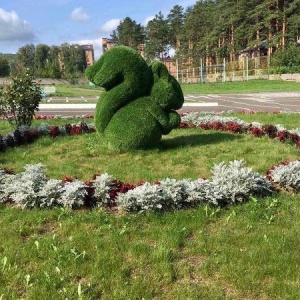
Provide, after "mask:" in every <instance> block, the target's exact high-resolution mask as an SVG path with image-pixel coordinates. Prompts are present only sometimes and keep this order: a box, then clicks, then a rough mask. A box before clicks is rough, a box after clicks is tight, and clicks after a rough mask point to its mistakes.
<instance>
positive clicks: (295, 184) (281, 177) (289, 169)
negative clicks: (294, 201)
mask: <svg viewBox="0 0 300 300" xmlns="http://www.w3.org/2000/svg"><path fill="white" fill-rule="evenodd" d="M270 176H271V180H272V181H273V182H275V183H277V184H279V185H280V186H281V187H282V188H284V189H286V190H292V191H296V192H300V160H296V161H292V162H290V163H288V164H286V165H283V164H282V165H279V166H277V167H275V168H274V169H273V170H271V171H270Z"/></svg>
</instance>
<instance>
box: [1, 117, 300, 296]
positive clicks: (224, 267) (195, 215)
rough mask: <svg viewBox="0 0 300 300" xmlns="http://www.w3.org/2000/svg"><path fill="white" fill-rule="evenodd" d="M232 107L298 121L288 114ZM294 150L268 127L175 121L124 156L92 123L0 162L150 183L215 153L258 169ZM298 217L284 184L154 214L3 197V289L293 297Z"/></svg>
mask: <svg viewBox="0 0 300 300" xmlns="http://www.w3.org/2000/svg"><path fill="white" fill-rule="evenodd" d="M239 117H241V118H243V117H245V119H247V121H250V120H255V121H260V122H262V123H265V124H267V123H270V122H272V123H273V124H277V123H282V124H283V125H285V126H286V127H288V128H295V127H300V124H299V122H300V121H299V118H298V117H297V116H296V115H291V116H289V117H283V116H282V115H272V116H270V117H269V116H267V115H263V114H261V115H250V116H248V115H239ZM268 118H269V119H268ZM73 121H75V120H70V121H64V120H51V121H50V122H54V123H55V124H58V123H59V124H65V123H66V122H73ZM87 121H88V120H87ZM36 122H37V121H36ZM40 122H42V121H38V122H37V123H40ZM0 128H2V129H1V130H2V132H8V130H9V127H7V125H4V123H3V122H2V121H1V122H0ZM298 158H299V152H298V150H297V149H296V147H295V146H292V145H287V144H282V143H280V142H278V141H276V140H270V139H267V138H266V137H262V138H255V137H253V136H250V135H238V134H231V133H227V132H217V131H200V130H199V129H186V130H185V129H181V130H174V131H173V132H172V133H171V134H170V135H169V136H168V137H166V138H164V139H163V141H162V144H161V146H160V148H158V149H153V150H149V151H135V152H132V153H125V154H120V153H111V152H109V151H108V150H107V149H106V148H105V146H104V145H103V143H102V141H101V139H99V137H98V136H97V134H95V133H93V134H86V135H81V136H67V137H57V138H55V139H52V138H50V137H43V138H40V139H38V140H37V141H35V142H34V143H32V144H30V145H24V146H22V147H18V148H15V149H8V150H7V151H5V152H2V153H1V156H0V167H9V168H13V169H15V170H17V171H20V170H22V167H23V166H24V165H25V164H29V163H30V164H33V163H38V162H41V163H43V164H45V165H46V166H47V169H48V173H47V174H48V176H49V177H51V178H57V179H60V178H63V177H64V176H65V175H73V176H77V177H78V178H79V179H81V180H85V179H91V177H92V175H93V174H94V173H103V172H107V173H109V174H111V175H113V176H114V177H115V178H117V179H120V180H123V181H126V182H138V181H140V180H148V181H151V182H154V181H156V180H157V179H160V178H165V177H172V178H178V179H179V178H184V177H185V178H198V177H208V176H210V168H211V167H212V165H213V164H214V163H218V162H221V161H226V162H228V161H230V160H234V159H244V160H245V161H246V164H247V166H251V167H253V169H254V170H255V171H258V172H260V173H261V174H264V172H265V171H266V170H267V169H268V168H269V167H270V166H271V165H273V164H277V163H278V162H280V161H282V160H287V159H289V160H292V159H298ZM299 220H300V196H299V195H292V194H285V193H280V194H275V195H273V196H272V197H270V198H266V199H254V198H252V199H251V201H250V202H249V203H246V204H243V205H237V206H232V207H229V208H226V209H224V208H223V209H220V208H213V207H209V206H200V207H198V208H196V209H190V210H182V211H173V212H166V213H160V214H159V213H144V214H116V213H111V212H109V211H105V210H97V209H94V210H79V211H68V210H65V209H52V210H38V209H35V210H20V209H16V208H14V207H10V206H6V207H5V206H0V226H1V234H0V299H1V300H4V299H93V300H94V299H108V300H110V299H114V300H115V299H120V300H121V299H122V300H123V299H172V300H173V299H211V300H215V299H220V300H223V299H241V300H242V299H253V300H256V299H272V300H273V299H278V300H279V299H298V297H299V294H300V271H299V251H300V246H299V245H300V236H299V226H300V223H299V222H300V221H299Z"/></svg>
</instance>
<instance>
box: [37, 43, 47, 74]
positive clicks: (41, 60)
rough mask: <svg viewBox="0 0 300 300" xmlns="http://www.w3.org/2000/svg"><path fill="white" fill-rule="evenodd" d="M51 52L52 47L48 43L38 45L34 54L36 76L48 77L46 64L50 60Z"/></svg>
mask: <svg viewBox="0 0 300 300" xmlns="http://www.w3.org/2000/svg"><path fill="white" fill-rule="evenodd" d="M49 52H50V47H49V46H48V45H45V44H39V45H37V46H36V48H35V55H34V68H35V72H34V73H35V75H36V76H39V77H48V74H47V72H45V71H46V70H45V66H46V64H47V62H48V61H49Z"/></svg>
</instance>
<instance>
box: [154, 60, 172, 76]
mask: <svg viewBox="0 0 300 300" xmlns="http://www.w3.org/2000/svg"><path fill="white" fill-rule="evenodd" d="M150 68H151V70H152V72H153V75H154V76H155V77H158V78H163V77H166V78H167V77H168V76H169V71H168V69H167V67H166V66H165V65H164V64H163V63H162V62H160V61H155V62H153V63H151V64H150Z"/></svg>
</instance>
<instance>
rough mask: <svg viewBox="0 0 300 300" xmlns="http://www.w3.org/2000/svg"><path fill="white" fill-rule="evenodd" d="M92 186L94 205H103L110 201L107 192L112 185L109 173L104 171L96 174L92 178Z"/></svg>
mask: <svg viewBox="0 0 300 300" xmlns="http://www.w3.org/2000/svg"><path fill="white" fill-rule="evenodd" d="M93 186H94V189H95V190H94V200H95V204H96V206H103V205H105V204H108V203H109V201H110V195H109V192H110V190H111V189H112V186H113V179H112V176H111V175H108V174H107V173H104V174H102V175H100V176H97V177H96V178H95V180H93Z"/></svg>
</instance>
